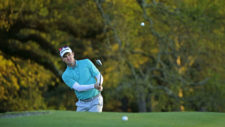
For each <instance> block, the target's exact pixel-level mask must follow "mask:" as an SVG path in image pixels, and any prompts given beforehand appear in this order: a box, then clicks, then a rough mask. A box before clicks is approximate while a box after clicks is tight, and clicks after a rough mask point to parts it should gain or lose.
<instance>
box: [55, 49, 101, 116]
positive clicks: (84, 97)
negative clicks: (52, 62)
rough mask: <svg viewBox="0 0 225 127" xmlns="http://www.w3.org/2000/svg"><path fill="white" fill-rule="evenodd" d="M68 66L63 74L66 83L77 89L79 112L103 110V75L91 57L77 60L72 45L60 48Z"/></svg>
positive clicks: (63, 59)
mask: <svg viewBox="0 0 225 127" xmlns="http://www.w3.org/2000/svg"><path fill="white" fill-rule="evenodd" d="M59 52H60V56H61V58H62V61H63V62H65V63H66V65H67V68H66V70H65V71H64V73H63V74H62V79H63V81H64V82H65V84H66V85H67V86H68V87H70V88H71V89H73V90H74V91H75V94H76V97H77V99H78V101H77V102H76V106H77V110H76V111H77V112H86V111H87V112H102V108H103V97H102V95H101V91H102V90H103V87H102V83H103V77H102V75H101V73H100V72H99V70H98V69H97V68H96V67H95V65H94V64H93V63H92V62H91V61H90V60H89V59H83V60H76V59H75V58H74V52H73V51H72V50H71V48H70V47H68V46H64V47H62V48H60V49H59Z"/></svg>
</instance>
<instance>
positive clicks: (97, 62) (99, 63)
mask: <svg viewBox="0 0 225 127" xmlns="http://www.w3.org/2000/svg"><path fill="white" fill-rule="evenodd" d="M95 62H96V64H97V65H99V66H102V62H101V60H99V59H97V60H96V61H95ZM101 78H102V76H101V74H100V81H99V85H100V84H101V82H102V80H101Z"/></svg>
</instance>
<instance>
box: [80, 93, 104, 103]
mask: <svg viewBox="0 0 225 127" xmlns="http://www.w3.org/2000/svg"><path fill="white" fill-rule="evenodd" d="M100 95H101V94H97V95H96V96H94V97H90V98H87V99H79V100H80V101H83V102H89V101H92V100H94V99H95V98H97V97H99V96H100Z"/></svg>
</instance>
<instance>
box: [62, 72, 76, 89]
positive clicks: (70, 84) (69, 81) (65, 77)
mask: <svg viewBox="0 0 225 127" xmlns="http://www.w3.org/2000/svg"><path fill="white" fill-rule="evenodd" d="M62 79H63V81H64V83H65V84H66V85H67V86H68V87H70V88H71V89H73V85H74V84H75V82H76V81H75V80H73V79H72V78H71V77H70V76H68V75H66V74H63V75H62Z"/></svg>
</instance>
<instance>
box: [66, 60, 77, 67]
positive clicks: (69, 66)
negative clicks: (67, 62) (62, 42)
mask: <svg viewBox="0 0 225 127" xmlns="http://www.w3.org/2000/svg"><path fill="white" fill-rule="evenodd" d="M75 62H76V65H75V66H74V67H70V66H67V68H68V69H74V68H76V67H78V61H77V60H75Z"/></svg>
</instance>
